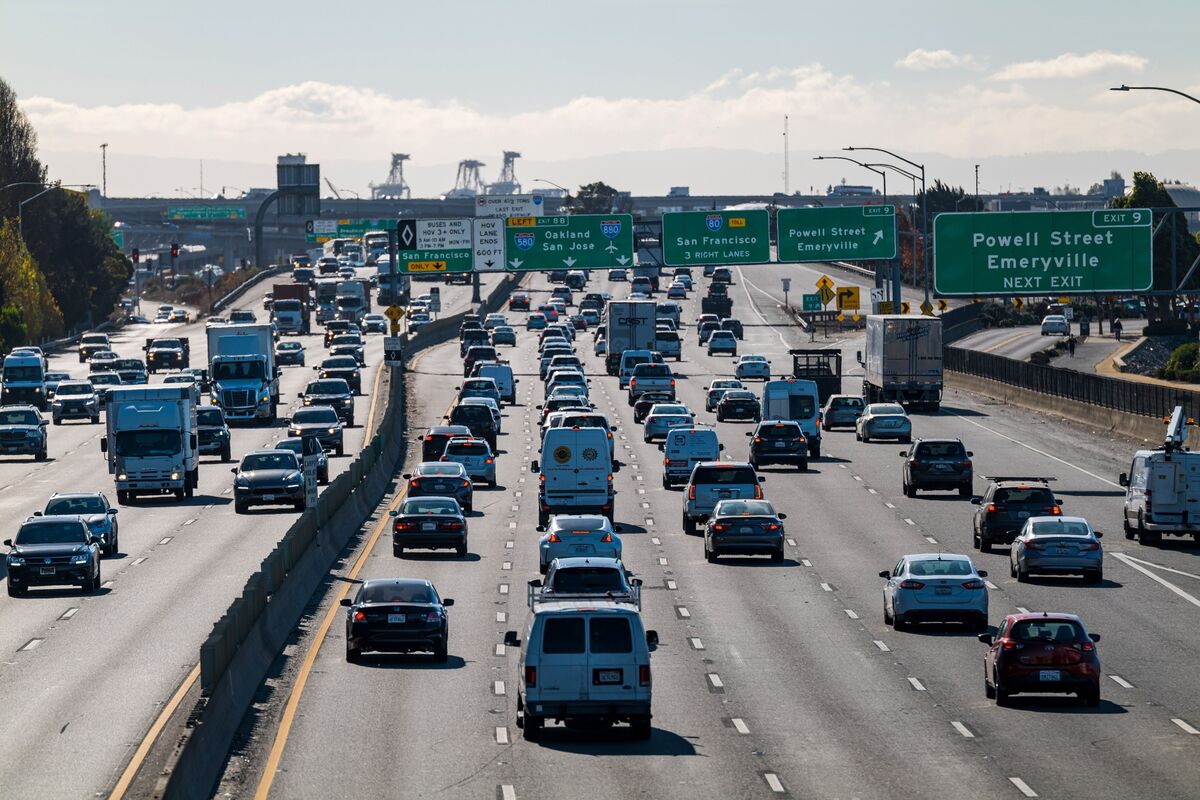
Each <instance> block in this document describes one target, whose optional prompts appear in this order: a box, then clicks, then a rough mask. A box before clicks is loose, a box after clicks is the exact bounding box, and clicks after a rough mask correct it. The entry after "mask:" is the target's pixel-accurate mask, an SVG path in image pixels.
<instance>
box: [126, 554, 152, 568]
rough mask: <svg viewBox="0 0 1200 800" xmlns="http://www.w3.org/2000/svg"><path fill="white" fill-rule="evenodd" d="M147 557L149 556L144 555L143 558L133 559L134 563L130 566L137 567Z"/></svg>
mask: <svg viewBox="0 0 1200 800" xmlns="http://www.w3.org/2000/svg"><path fill="white" fill-rule="evenodd" d="M147 558H148V556H142V557H141V558H135V559H134V560H133V563H132V564H130V566H132V567H136V566H137V565H138V564H141V563H142V562H143V561H145V560H146V559H147Z"/></svg>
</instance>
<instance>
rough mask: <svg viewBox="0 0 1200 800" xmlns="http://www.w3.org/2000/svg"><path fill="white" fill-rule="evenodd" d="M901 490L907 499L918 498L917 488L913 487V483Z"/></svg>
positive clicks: (905, 485)
mask: <svg viewBox="0 0 1200 800" xmlns="http://www.w3.org/2000/svg"><path fill="white" fill-rule="evenodd" d="M901 489H902V490H903V491H904V496H905V497H916V496H917V487H915V486H913V485H912V484H911V483H905V484H903V485H902V486H901Z"/></svg>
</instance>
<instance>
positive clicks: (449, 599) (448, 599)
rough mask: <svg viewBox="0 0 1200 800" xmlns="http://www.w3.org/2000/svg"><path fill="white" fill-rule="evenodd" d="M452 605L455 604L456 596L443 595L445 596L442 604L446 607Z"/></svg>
mask: <svg viewBox="0 0 1200 800" xmlns="http://www.w3.org/2000/svg"><path fill="white" fill-rule="evenodd" d="M452 605H454V598H453V597H443V598H442V606H443V607H444V608H449V607H450V606H452Z"/></svg>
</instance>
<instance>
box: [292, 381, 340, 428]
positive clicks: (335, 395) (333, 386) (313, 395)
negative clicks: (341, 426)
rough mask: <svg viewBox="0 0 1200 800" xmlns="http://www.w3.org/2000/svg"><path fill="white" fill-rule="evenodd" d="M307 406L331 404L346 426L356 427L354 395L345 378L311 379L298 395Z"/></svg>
mask: <svg viewBox="0 0 1200 800" xmlns="http://www.w3.org/2000/svg"><path fill="white" fill-rule="evenodd" d="M296 396H297V397H299V398H300V399H301V400H303V401H304V405H306V406H329V407H330V408H332V409H333V410H334V411H336V412H337V415H338V419H340V420H342V421H343V422H344V423H346V427H349V428H353V427H354V395H353V394H352V393H351V392H350V384H348V383H346V381H345V379H343V378H324V379H321V380H316V381H309V382H308V386H305V387H304V391H303V392H301V393H300V394H298V395H296Z"/></svg>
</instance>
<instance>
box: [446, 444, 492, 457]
mask: <svg viewBox="0 0 1200 800" xmlns="http://www.w3.org/2000/svg"><path fill="white" fill-rule="evenodd" d="M487 452H488V449H487V445H485V444H453V443H451V444H448V445H446V455H448V456H483V455H487Z"/></svg>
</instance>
